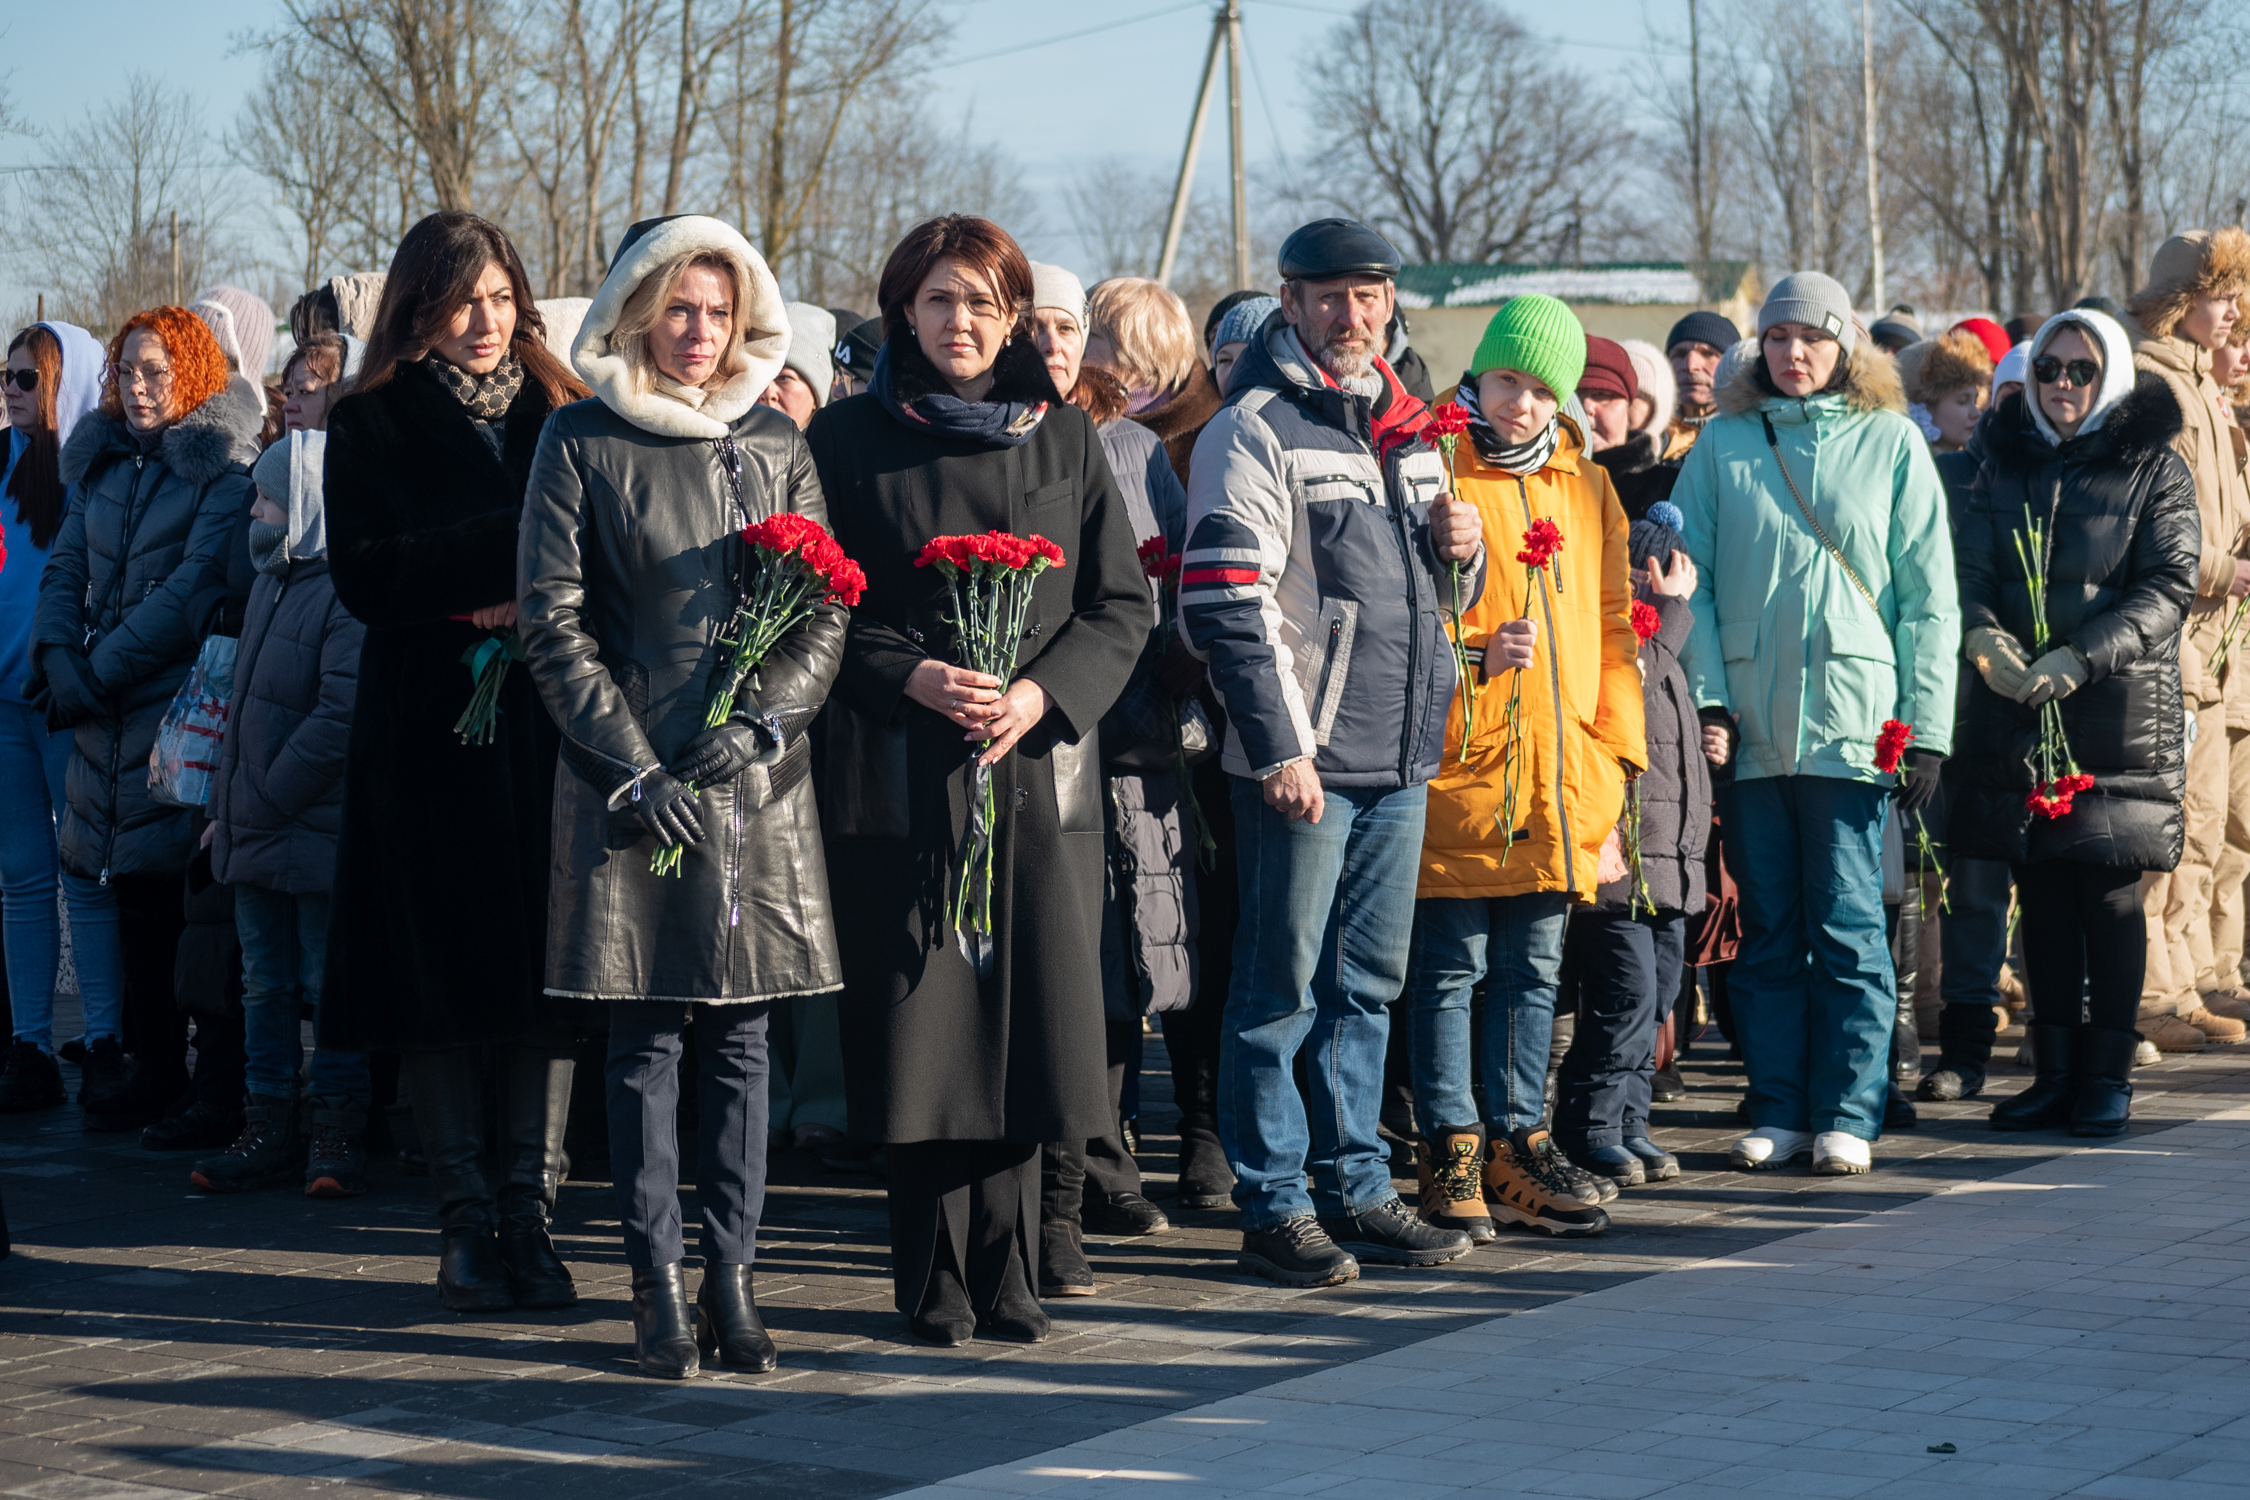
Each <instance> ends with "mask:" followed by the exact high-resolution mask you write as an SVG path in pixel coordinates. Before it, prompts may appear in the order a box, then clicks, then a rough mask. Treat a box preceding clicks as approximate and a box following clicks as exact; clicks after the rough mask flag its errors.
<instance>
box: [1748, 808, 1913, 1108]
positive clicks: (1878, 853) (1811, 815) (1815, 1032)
mask: <svg viewBox="0 0 2250 1500" xmlns="http://www.w3.org/2000/svg"><path fill="white" fill-rule="evenodd" d="M1888 795H1889V794H1888V792H1886V791H1885V790H1884V788H1882V787H1879V786H1873V785H1870V784H1869V783H1867V782H1864V781H1845V780H1843V779H1841V778H1839V777H1828V776H1769V777H1762V778H1759V779H1756V780H1749V781H1737V782H1735V783H1733V784H1732V785H1731V786H1728V787H1725V788H1722V790H1721V792H1720V796H1721V797H1722V798H1723V801H1722V802H1721V814H1720V817H1721V823H1722V825H1723V826H1724V828H1725V829H1726V840H1727V868H1728V869H1729V870H1731V871H1732V872H1733V874H1734V880H1735V885H1736V887H1737V888H1738V889H1739V890H1740V892H1741V895H1742V946H1741V948H1740V950H1739V951H1738V952H1737V953H1736V955H1735V962H1734V967H1733V969H1732V971H1731V972H1730V973H1729V974H1728V976H1727V990H1728V994H1729V996H1730V997H1731V999H1732V1000H1733V1002H1734V1030H1735V1038H1736V1041H1737V1042H1738V1043H1739V1044H1740V1046H1741V1048H1742V1067H1743V1071H1744V1072H1745V1073H1746V1074H1748V1075H1749V1081H1750V1092H1749V1099H1748V1104H1749V1107H1750V1123H1751V1124H1752V1125H1753V1126H1760V1127H1763V1126H1772V1127H1773V1128H1775V1129H1778V1130H1810V1131H1816V1132H1817V1131H1830V1130H1840V1131H1843V1132H1844V1133H1845V1134H1847V1135H1855V1136H1858V1137H1859V1138H1860V1139H1861V1140H1863V1141H1872V1140H1878V1139H1880V1138H1881V1136H1882V1133H1883V1096H1884V1090H1885V1087H1886V1085H1887V1084H1888V1082H1889V1063H1890V1053H1891V1026H1892V1023H1893V1022H1894V1021H1895V1020H1896V1018H1897V1014H1898V1002H1897V1000H1896V999H1895V998H1894V997H1895V993H1896V991H1895V988H1894V987H1895V985H1896V979H1895V978H1894V976H1893V974H1892V971H1891V950H1890V945H1889V943H1887V942H1886V941H1885V940H1884V936H1883V814H1884V811H1885V808H1886V806H1887V803H1886V800H1885V799H1886V798H1887V797H1888Z"/></svg>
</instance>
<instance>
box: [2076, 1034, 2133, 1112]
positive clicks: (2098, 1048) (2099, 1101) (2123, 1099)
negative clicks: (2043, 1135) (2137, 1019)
mask: <svg viewBox="0 0 2250 1500" xmlns="http://www.w3.org/2000/svg"><path fill="white" fill-rule="evenodd" d="M2140 1040H2141V1038H2140V1033H2139V1032H2135V1031H2111V1030H2109V1029H2107V1028H2106V1027H2101V1026H2081V1027H2079V1028H2078V1056H2077V1064H2078V1068H2077V1081H2078V1095H2077V1097H2076V1098H2075V1099H2073V1100H2072V1101H2071V1104H2070V1133H2071V1134H2072V1135H2123V1134H2124V1133H2125V1127H2126V1125H2127V1124H2129V1123H2130V1122H2131V1119H2132V1113H2133V1081H2132V1070H2133V1050H2134V1049H2135V1048H2136V1047H2138V1046H2139V1045H2140Z"/></svg>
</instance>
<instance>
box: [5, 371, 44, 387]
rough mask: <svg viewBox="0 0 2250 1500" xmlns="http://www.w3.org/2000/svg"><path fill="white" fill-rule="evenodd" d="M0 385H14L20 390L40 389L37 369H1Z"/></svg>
mask: <svg viewBox="0 0 2250 1500" xmlns="http://www.w3.org/2000/svg"><path fill="white" fill-rule="evenodd" d="M0 385H12V386H14V387H15V388H16V389H17V390H19V391H35V390H37V389H39V372H38V371H37V370H0Z"/></svg>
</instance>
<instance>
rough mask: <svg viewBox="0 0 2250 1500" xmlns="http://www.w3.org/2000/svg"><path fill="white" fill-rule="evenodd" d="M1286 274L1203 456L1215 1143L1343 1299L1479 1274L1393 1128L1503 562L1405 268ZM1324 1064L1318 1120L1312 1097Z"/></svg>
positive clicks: (1349, 225)
mask: <svg viewBox="0 0 2250 1500" xmlns="http://www.w3.org/2000/svg"><path fill="white" fill-rule="evenodd" d="M1280 259H1281V266H1280V270H1281V289H1280V292H1281V308H1280V311H1278V312H1276V313H1273V314H1272V315H1271V316H1269V317H1268V318H1267V319H1266V321H1265V324H1264V326H1263V327H1262V328H1260V329H1258V330H1257V331H1256V332H1255V333H1254V334H1253V335H1252V336H1251V338H1250V339H1249V341H1248V344H1247V346H1246V347H1245V348H1244V349H1243V352H1242V355H1241V357H1240V359H1239V361H1238V362H1237V363H1236V365H1235V368H1234V371H1233V373H1232V375H1231V377H1230V380H1229V384H1228V396H1227V401H1226V404H1225V405H1224V406H1222V407H1221V408H1220V409H1219V412H1218V414H1217V415H1216V416H1214V417H1213V418H1212V419H1211V422H1210V424H1209V425H1208V426H1206V427H1205V428H1204V429H1203V433H1202V436H1201V437H1199V438H1198V439H1197V440H1196V444H1195V458H1194V464H1193V468H1192V471H1191V473H1190V476H1189V482H1188V543H1187V549H1186V559H1185V567H1184V570H1183V572H1182V574H1181V589H1180V613H1181V618H1182V619H1183V621H1184V622H1185V625H1186V630H1187V635H1188V639H1189V642H1190V643H1191V645H1192V646H1193V647H1194V649H1195V650H1196V652H1197V653H1198V654H1199V655H1202V656H1204V657H1206V658H1207V659H1208V660H1209V662H1210V670H1211V682H1212V685H1213V686H1214V687H1215V688H1216V689H1217V691H1218V693H1219V696H1220V698H1221V699H1222V701H1223V703H1224V705H1225V708H1226V717H1227V737H1226V748H1225V751H1224V754H1223V757H1222V760H1221V764H1222V765H1223V766H1224V768H1225V769H1226V770H1227V772H1228V773H1229V774H1230V776H1231V777H1232V781H1231V786H1232V790H1233V800H1234V814H1235V828H1236V838H1237V848H1238V850H1239V856H1240V861H1241V893H1242V917H1241V925H1240V927H1239V928H1238V930H1237V934H1236V941H1235V950H1234V976H1233V983H1232V988H1231V990H1230V991H1229V994H1228V996H1227V1009H1226V1033H1225V1038H1224V1041H1223V1044H1222V1052H1221V1060H1220V1073H1219V1079H1220V1082H1219V1138H1220V1142H1221V1144H1222V1145H1223V1146H1224V1147H1225V1149H1226V1153H1227V1157H1228V1160H1229V1163H1230V1164H1231V1165H1232V1166H1233V1168H1234V1171H1235V1177H1236V1184H1235V1190H1234V1199H1235V1203H1236V1206H1237V1207H1239V1208H1240V1209H1241V1210H1242V1223H1243V1231H1244V1232H1243V1248H1242V1265H1243V1268H1244V1269H1246V1270H1249V1271H1251V1272H1253V1273H1255V1274H1257V1275H1260V1276H1264V1277H1267V1278H1268V1279H1270V1280H1273V1281H1278V1282H1280V1283H1282V1284H1283V1285H1285V1286H1329V1285H1334V1284H1336V1283H1338V1282H1343V1281H1349V1280H1351V1279H1352V1278H1353V1277H1355V1276H1357V1275H1358V1274H1359V1262H1360V1261H1362V1260H1372V1261H1375V1262H1377V1263H1380V1264H1386V1265H1406V1266H1427V1265H1437V1264H1439V1263H1441V1262H1444V1261H1448V1260H1452V1259H1454V1258H1455V1257H1456V1256H1460V1255H1464V1254H1466V1253H1468V1250H1469V1245H1470V1242H1469V1238H1468V1236H1467V1235H1465V1234H1463V1233H1461V1232H1460V1231H1458V1230H1453V1229H1441V1228H1437V1227H1435V1226H1432V1225H1428V1224H1423V1223H1421V1222H1419V1221H1418V1220H1417V1219H1416V1218H1415V1217H1414V1215H1413V1214H1411V1213H1409V1212H1408V1211H1407V1210H1406V1209H1405V1208H1404V1207H1403V1206H1402V1205H1401V1204H1400V1203H1399V1200H1398V1195H1397V1194H1396V1193H1394V1192H1393V1191H1392V1189H1391V1174H1390V1161H1389V1157H1390V1153H1389V1150H1388V1148H1387V1147H1386V1146H1385V1145H1384V1143H1383V1141H1382V1140H1381V1139H1380V1137H1379V1136H1378V1135H1377V1134H1376V1122H1377V1118H1378V1116H1379V1113H1380V1109H1381V1094H1382V1083H1383V1052H1384V1045H1385V1042H1386V1040H1387V1038H1388V1036H1389V1030H1390V1023H1389V1012H1388V1007H1389V1005H1390V1003H1391V1001H1393V1000H1395V999H1396V998H1398V995H1399V991H1400V988H1401V986H1402V985H1403V983H1404V981H1405V975H1406V960H1407V943H1408V938H1409V935H1410V934H1411V931H1412V928H1413V921H1414V889H1415V879H1416V872H1417V869H1418V861H1419V859H1420V855H1421V848H1422V822H1423V804H1424V794H1425V791H1426V789H1427V783H1428V781H1429V779H1430V778H1431V777H1432V776H1433V775H1435V774H1436V772H1437V769H1438V761H1439V756H1440V747H1441V745H1442V743H1443V740H1444V737H1445V723H1446V709H1447V707H1448V705H1449V703H1450V702H1451V699H1452V696H1453V693H1454V691H1455V680H1454V667H1453V652H1452V647H1451V644H1450V642H1449V640H1448V638H1447V636H1446V633H1445V625H1444V621H1445V619H1446V612H1447V609H1448V608H1449V607H1450V605H1451V604H1452V602H1453V586H1452V566H1453V565H1454V564H1455V563H1459V564H1462V565H1463V568H1462V571H1463V573H1464V575H1465V578H1464V582H1463V586H1462V602H1463V603H1464V605H1466V604H1469V603H1473V602H1474V601H1475V600H1476V599H1477V597H1478V596H1479V595H1480V594H1481V593H1482V592H1483V589H1484V544H1483V538H1482V535H1481V530H1480V523H1479V519H1478V514H1477V511H1476V508H1475V507H1474V506H1471V505H1467V504H1464V503H1462V502H1461V501H1459V500H1456V499H1455V498H1454V497H1453V496H1451V495H1449V494H1447V493H1446V492H1445V491H1446V483H1445V469H1444V466H1443V464H1442V463H1441V462H1440V460H1439V457H1438V453H1437V450H1436V449H1435V447H1434V446H1433V445H1432V444H1431V443H1430V442H1429V441H1427V440H1426V438H1425V436H1424V429H1425V428H1426V427H1427V425H1428V423H1429V415H1430V414H1429V408H1428V407H1426V406H1425V405H1424V404H1423V403H1422V402H1421V401H1419V400H1417V399H1416V398H1415V397H1414V396H1412V395H1410V394H1409V393H1408V392H1407V391H1406V390H1405V388H1404V387H1403V386H1402V385H1401V384H1400V383H1399V379H1398V376H1397V375H1396V374H1395V373H1394V372H1393V371H1392V370H1391V368H1390V366H1389V365H1388V364H1386V363H1385V362H1384V360H1383V357H1382V354H1383V349H1384V334H1385V329H1386V328H1387V327H1388V325H1389V323H1390V321H1391V315H1392V313H1393V312H1394V311H1395V310H1396V307H1397V299H1396V297H1395V295H1394V291H1393V287H1392V279H1393V277H1395V276H1396V275H1397V273H1398V252H1397V251H1396V250H1394V249H1392V248H1391V245H1390V243H1389V242H1388V241H1387V240H1385V239H1384V238H1383V237H1382V236H1381V235H1379V234H1377V233H1376V232H1375V231H1373V230H1371V229H1369V228H1367V227H1366V226H1365V225H1363V224H1356V223H1353V222H1352V221H1351V220H1349V219H1322V220H1319V221H1317V222H1315V223H1311V224H1307V225H1305V226H1304V227H1303V228H1301V229H1299V230H1297V231H1296V232H1295V233H1293V234H1291V235H1290V236H1289V238H1288V239H1286V240H1284V241H1283V242H1282V245H1281V257H1280ZM1308 1047H1309V1048H1310V1052H1311V1055H1310V1057H1309V1058H1308V1059H1307V1063H1308V1066H1307V1067H1306V1069H1305V1072H1306V1076H1307V1079H1308V1081H1309V1084H1310V1090H1311V1103H1312V1109H1311V1111H1310V1119H1309V1120H1308V1118H1307V1110H1306V1108H1305V1103H1304V1101H1303V1100H1301V1099H1300V1097H1299V1096H1298V1093H1297V1086H1296V1084H1295V1082H1294V1080H1293V1077H1292V1067H1293V1064H1294V1062H1295V1060H1296V1056H1297V1053H1298V1051H1299V1050H1300V1049H1303V1048H1308ZM1308 1169H1309V1170H1310V1172H1311V1174H1312V1191H1311V1193H1309V1194H1308V1193H1307V1192H1306V1190H1305V1175H1306V1172H1307V1171H1308Z"/></svg>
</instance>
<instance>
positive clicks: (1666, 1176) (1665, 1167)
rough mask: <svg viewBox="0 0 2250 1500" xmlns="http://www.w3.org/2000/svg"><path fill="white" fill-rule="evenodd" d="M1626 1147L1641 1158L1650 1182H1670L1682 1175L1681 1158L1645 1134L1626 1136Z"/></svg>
mask: <svg viewBox="0 0 2250 1500" xmlns="http://www.w3.org/2000/svg"><path fill="white" fill-rule="evenodd" d="M1625 1149H1626V1150H1628V1151H1630V1152H1632V1153H1633V1154H1634V1155H1635V1156H1637V1157H1639V1158H1640V1159H1641V1170H1642V1171H1643V1172H1644V1173H1646V1174H1647V1176H1648V1180H1649V1181H1650V1182H1670V1181H1671V1180H1672V1179H1673V1178H1675V1177H1677V1176H1679V1175H1680V1159H1679V1158H1678V1157H1676V1156H1674V1155H1673V1154H1672V1153H1671V1152H1669V1151H1667V1150H1665V1149H1664V1148H1663V1147H1662V1146H1659V1145H1657V1144H1656V1142H1654V1141H1652V1140H1650V1139H1649V1138H1648V1137H1647V1136H1645V1135H1629V1136H1627V1137H1625Z"/></svg>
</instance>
